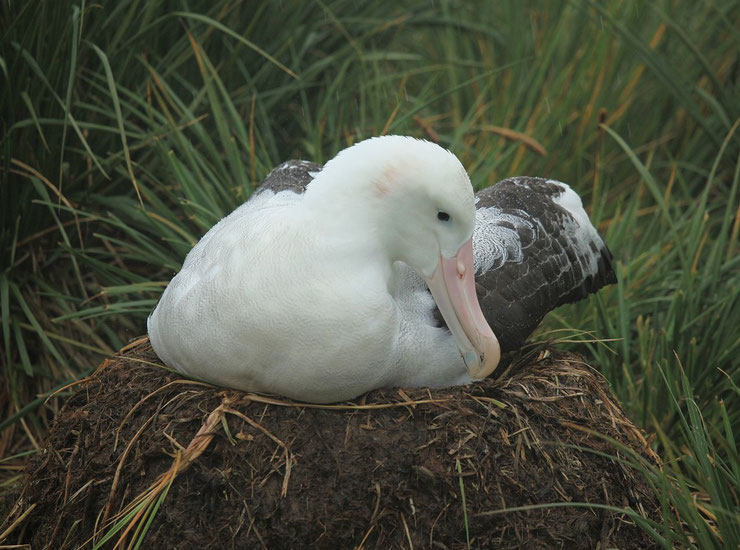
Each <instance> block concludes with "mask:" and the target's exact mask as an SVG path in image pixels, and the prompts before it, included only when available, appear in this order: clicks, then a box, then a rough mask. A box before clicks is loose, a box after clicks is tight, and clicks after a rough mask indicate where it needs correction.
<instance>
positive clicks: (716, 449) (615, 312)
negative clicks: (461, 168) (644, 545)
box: [0, 0, 740, 548]
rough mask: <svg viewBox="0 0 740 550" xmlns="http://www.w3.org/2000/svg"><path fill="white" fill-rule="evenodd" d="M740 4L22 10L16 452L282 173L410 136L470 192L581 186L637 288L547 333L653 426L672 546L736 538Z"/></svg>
mask: <svg viewBox="0 0 740 550" xmlns="http://www.w3.org/2000/svg"><path fill="white" fill-rule="evenodd" d="M739 19H740V7H739V6H738V3H737V2H735V1H732V0H711V1H708V2H703V3H685V2H682V3H679V2H673V1H668V0H663V1H659V2H653V3H644V2H640V1H639V0H632V1H625V2H602V1H588V0H573V1H556V0H552V1H550V2H546V3H544V4H543V3H539V2H522V3H499V2H489V3H484V4H478V3H462V2H452V1H443V2H435V3H426V2H419V3H410V4H407V5H405V6H403V8H401V7H398V6H397V5H396V4H394V3H391V2H373V3H361V4H359V5H357V4H356V3H352V2H347V1H333V2H329V1H324V2H316V3H314V2H298V1H292V2H291V1H285V2H282V3H280V4H275V3H268V2H263V3H250V4H245V3H241V2H236V1H231V0H219V1H216V2H211V3H209V4H208V6H207V7H205V6H204V7H202V9H201V10H199V11H193V8H192V7H190V6H189V5H188V4H187V3H183V2H170V3H164V2H143V1H139V0H128V1H123V2H118V3H116V4H115V6H102V5H99V4H92V3H87V2H84V1H80V2H77V3H74V2H38V3H33V2H27V3H23V4H22V5H21V4H18V5H16V4H15V3H11V4H8V3H3V4H2V5H0V35H1V37H0V72H1V73H2V88H1V90H2V91H0V113H1V114H0V117H1V118H0V120H1V121H2V124H0V127H2V134H1V135H0V180H1V182H2V183H1V184H0V219H1V221H2V223H1V224H0V248H2V250H3V254H2V255H1V256H0V321H1V323H0V325H1V332H2V345H1V346H0V347H2V353H0V357H1V359H0V361H2V366H3V375H2V376H3V378H4V382H5V383H4V384H3V387H4V388H7V389H6V390H5V391H6V392H7V394H6V399H5V400H4V401H5V402H6V403H7V405H6V409H5V410H4V416H5V419H6V420H5V421H4V422H3V423H2V428H3V429H4V431H3V432H2V436H1V437H0V456H3V457H10V456H13V455H18V454H19V453H25V452H27V451H29V450H30V449H33V448H38V442H39V441H40V440H41V439H42V438H43V436H44V433H45V431H46V429H47V424H48V421H49V420H50V419H51V418H52V417H53V416H54V414H55V413H56V411H57V408H58V399H56V398H54V399H49V400H47V399H46V397H47V396H49V395H51V394H52V393H53V392H54V391H55V390H56V389H57V388H59V387H63V386H64V385H65V384H67V383H69V382H70V381H74V380H76V379H79V378H80V377H81V376H84V375H85V374H87V373H89V372H90V371H91V370H92V369H93V368H94V367H95V365H97V363H99V361H100V359H101V358H102V357H105V356H107V355H110V354H111V353H112V352H113V350H115V349H118V348H120V347H121V346H122V345H124V344H125V343H126V341H127V340H128V339H130V338H132V337H134V336H137V335H139V334H141V333H143V332H144V319H145V317H146V315H147V314H148V312H149V311H150V310H151V309H152V308H153V306H154V304H155V302H156V299H157V296H158V295H159V293H160V292H161V290H162V289H163V288H164V285H165V284H166V282H167V280H168V279H169V278H170V277H171V276H172V274H173V273H174V272H175V271H176V270H177V269H178V268H179V266H180V263H181V261H182V259H183V258H184V255H185V254H186V253H187V251H188V250H189V248H190V247H191V246H192V245H193V244H194V243H195V242H196V241H197V240H198V238H199V237H200V236H201V235H202V234H203V233H204V232H205V231H206V230H207V229H208V228H209V227H210V226H211V225H213V224H214V223H215V222H216V221H217V220H218V219H219V218H220V217H221V216H223V215H224V214H226V213H227V212H229V211H230V210H231V209H232V208H233V207H234V206H235V205H237V204H239V203H240V202H242V201H243V200H245V199H246V198H247V197H248V196H249V193H250V191H251V189H252V188H253V187H254V185H255V184H256V183H258V182H259V181H260V180H261V178H263V177H264V176H265V175H266V174H267V172H268V171H269V170H270V169H271V168H272V167H273V166H274V165H276V164H277V163H278V162H280V161H281V160H284V159H287V158H290V157H303V158H308V159H311V160H315V161H318V162H323V161H326V160H327V159H329V158H331V157H332V156H333V154H334V153H335V152H336V151H337V150H339V149H341V148H343V147H344V146H346V145H348V144H350V143H352V142H354V141H357V140H359V139H361V138H364V137H367V136H371V135H376V134H379V133H404V134H411V135H417V136H420V137H426V138H428V139H434V140H435V141H439V142H440V143H441V144H443V145H445V146H446V147H449V148H450V149H451V150H453V151H454V152H455V153H456V154H457V155H458V156H459V157H460V158H461V160H462V162H463V163H464V164H465V166H466V167H467V168H468V170H469V172H470V174H471V178H472V180H473V182H474V185H475V186H476V187H478V188H481V187H484V186H486V185H489V184H491V183H493V182H495V181H497V180H499V179H501V178H503V177H505V176H510V175H516V174H527V175H542V176H547V177H552V178H557V179H560V180H562V181H565V182H568V183H570V184H572V185H573V187H574V188H575V189H576V190H577V191H578V192H579V193H580V194H581V196H582V197H583V199H584V203H585V205H587V207H588V209H589V212H590V214H591V216H592V219H593V220H594V221H595V223H596V224H597V225H598V226H599V228H600V230H601V231H602V233H603V234H604V235H605V238H606V240H607V242H608V243H609V245H610V247H611V249H612V250H613V252H614V253H615V256H616V258H617V266H618V271H619V273H618V274H619V279H620V282H619V284H618V285H616V286H614V287H612V288H610V289H607V290H606V291H604V292H601V293H600V294H599V295H597V296H595V297H593V298H592V299H590V300H588V301H586V302H583V303H579V304H574V305H572V306H568V307H566V308H561V309H560V310H558V311H557V312H554V313H553V314H551V315H550V316H549V317H548V319H547V320H546V322H545V326H544V327H543V329H542V331H541V334H543V336H542V338H547V337H548V336H547V334H548V333H549V332H550V331H560V330H561V329H570V330H572V331H573V332H572V334H573V338H572V339H574V340H581V342H580V343H569V344H567V345H568V346H571V347H574V348H577V349H580V350H581V351H584V350H585V351H586V352H587V353H588V354H589V355H590V356H591V357H593V358H594V363H595V364H597V365H598V366H599V367H600V368H601V369H602V371H603V372H604V373H605V374H606V375H607V377H608V379H609V380H610V382H611V384H612V386H613V389H614V391H615V392H616V393H617V395H618V396H619V397H620V399H621V400H622V402H623V403H624V405H625V407H626V408H627V410H628V411H629V412H630V414H631V415H632V416H633V418H635V419H636V420H637V421H638V422H639V423H640V424H641V425H642V426H643V427H645V428H646V430H647V431H649V432H652V433H654V434H656V437H655V440H654V441H653V445H654V447H655V448H656V449H657V450H658V451H659V452H660V453H661V454H662V455H663V456H664V457H666V459H667V462H666V464H667V467H666V471H665V472H664V473H663V474H661V475H663V481H662V483H661V482H659V481H660V479H659V478H658V477H656V480H658V481H656V491H659V492H660V494H661V495H662V498H663V499H664V501H665V506H666V510H669V509H671V510H675V511H676V512H677V514H678V516H677V517H678V518H680V519H676V516H675V515H671V514H666V522H667V529H670V530H672V531H674V532H679V531H681V530H683V532H684V534H683V535H676V537H679V538H678V539H675V540H674V539H667V540H668V541H669V542H666V544H672V543H673V542H675V541H678V542H680V543H682V544H685V545H688V546H692V545H695V546H698V547H701V548H712V547H717V548H719V547H722V546H726V547H735V546H737V544H738V543H740V533H739V532H738V529H737V521H736V518H737V514H738V511H739V503H740V497H739V496H738V491H739V490H740V469H738V467H737V466H736V465H737V464H738V463H740V461H739V460H738V453H737V444H736V441H735V435H734V434H735V432H737V426H738V425H740V404H739V397H740V396H739V395H738V384H740V372H739V369H738V365H739V364H740V361H738V359H737V356H738V352H740V329H738V327H740V303H739V302H740V298H739V296H740V292H738V290H739V287H740V275H738V274H739V273H740V269H738V268H739V267H740V256H739V255H738V232H739V230H740V209H739V207H738V202H739V201H738V194H739V193H738V186H739V185H740V184H739V182H740V152H739V151H740V147H739V146H738V144H739V143H740V138H739V137H738V130H737V128H738V124H739V120H740V118H739V117H740V90H738V78H737V75H738V66H739V65H738V63H739V61H738V51H740V48H739V46H740V35H739V34H738V33H737V21H738V20H739ZM583 331H586V332H583ZM554 334H558V336H562V334H563V333H560V332H557V333H554ZM565 334H567V333H565ZM599 340H601V341H603V342H599ZM607 341H608V342H607ZM61 395H63V393H62V394H61ZM20 460H21V458H20V456H19V458H16V459H14V460H13V461H10V462H9V463H8V464H15V465H17V464H19V463H20ZM3 472H4V474H3V475H4V476H5V475H6V473H7V475H14V472H15V470H3ZM672 521H674V523H670V522H672ZM686 533H688V534H686Z"/></svg>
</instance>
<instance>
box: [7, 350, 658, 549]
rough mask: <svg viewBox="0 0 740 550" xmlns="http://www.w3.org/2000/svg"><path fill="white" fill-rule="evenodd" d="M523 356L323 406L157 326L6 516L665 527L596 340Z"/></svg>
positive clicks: (107, 366) (507, 532)
mask: <svg viewBox="0 0 740 550" xmlns="http://www.w3.org/2000/svg"><path fill="white" fill-rule="evenodd" d="M524 363H525V364H523V365H518V366H516V367H515V368H514V369H512V370H511V372H510V373H509V375H508V376H507V377H506V379H505V380H501V381H493V380H486V381H484V382H481V383H477V384H475V385H472V386H468V387H459V388H447V389H442V390H426V389H412V390H410V389H405V390H400V389H389V390H380V391H374V392H371V393H370V394H368V395H366V396H364V397H363V398H360V399H359V400H357V401H355V402H353V403H347V404H342V405H336V406H333V407H332V406H329V407H327V406H309V405H305V404H302V403H294V402H289V401H286V400H283V399H279V398H268V397H265V396H257V395H253V394H245V393H243V392H238V391H231V390H223V389H220V388H214V387H212V386H208V385H205V384H201V383H198V382H195V381H189V380H183V379H182V378H181V377H180V376H178V375H177V374H175V373H172V372H171V371H168V370H166V369H164V368H162V367H161V366H158V364H159V363H158V359H157V357H156V355H155V354H154V352H153V351H152V349H151V347H150V345H149V343H148V341H146V340H145V339H143V340H140V341H138V342H136V343H134V344H132V345H130V346H128V347H127V348H124V350H122V353H121V355H120V356H117V357H115V358H114V359H111V360H107V361H106V362H104V363H103V365H101V367H100V368H99V369H98V371H97V372H96V373H95V374H94V375H93V376H91V377H90V378H89V379H87V380H86V381H85V382H84V383H83V384H80V385H78V386H77V387H76V388H75V390H76V392H75V394H74V395H73V396H72V397H71V398H70V399H69V401H68V402H67V404H66V405H65V408H64V409H63V411H62V412H61V414H60V415H59V416H58V418H57V419H56V421H55V423H54V425H53V427H52V429H51V432H50V434H49V437H48V440H47V441H46V443H45V446H44V448H43V450H42V451H41V452H40V453H38V454H37V455H36V456H35V457H34V458H33V459H32V460H31V461H30V462H29V464H28V467H27V478H26V481H25V484H24V485H23V487H22V489H21V491H20V495H19V497H18V499H17V501H16V503H15V505H14V506H13V509H12V510H11V512H10V516H9V518H8V519H7V520H6V521H5V524H4V526H3V527H2V528H0V531H3V530H6V531H7V529H8V528H9V527H10V528H11V530H12V533H11V536H10V537H8V538H7V539H6V541H5V543H11V542H15V543H16V544H30V545H31V547H32V548H34V549H42V548H79V547H87V548H92V546H93V542H97V543H99V542H100V541H101V540H103V539H104V537H106V536H108V537H109V539H108V542H106V543H104V544H103V547H107V548H112V547H113V546H114V545H115V544H116V543H117V542H119V539H121V537H123V538H124V540H125V541H126V543H127V544H126V545H122V546H119V548H126V547H128V546H127V545H128V544H130V543H132V542H134V541H136V540H138V539H140V538H142V534H143V541H144V542H143V543H142V545H141V548H197V549H209V548H214V549H219V550H220V549H227V548H239V549H241V548H270V549H276V548H332V549H334V548H367V549H370V548H378V549H388V548H411V547H413V548H450V549H452V548H467V547H468V537H469V547H471V548H561V547H568V548H588V549H592V548H598V547H601V548H608V547H618V548H622V549H627V548H639V549H645V548H651V547H653V545H654V543H653V542H652V540H651V539H650V538H649V537H648V536H647V535H646V534H645V532H644V531H642V530H641V529H640V528H639V527H638V526H637V525H636V524H635V520H636V519H638V518H636V516H635V515H639V516H642V517H645V518H650V519H654V520H659V504H658V503H657V501H656V500H655V498H654V496H653V494H652V493H651V491H650V488H649V487H648V485H647V484H646V482H645V481H644V480H643V478H642V477H641V475H640V473H639V472H637V471H636V470H635V469H633V468H632V467H631V466H629V465H628V462H629V461H625V460H622V459H623V458H625V456H626V454H629V453H626V454H625V452H624V449H622V450H621V451H620V449H619V447H618V446H615V445H614V444H613V443H610V442H609V441H608V440H607V439H605V438H604V437H601V436H599V435H597V434H603V435H605V436H607V437H608V438H611V439H612V440H616V441H617V442H618V443H619V444H621V445H622V446H624V447H629V448H631V449H632V450H634V451H635V452H636V453H638V454H639V455H641V456H642V457H644V458H646V459H647V460H649V461H653V462H655V461H657V457H655V456H654V455H652V453H651V452H650V451H649V449H648V447H647V444H646V442H645V439H644V438H643V436H642V434H641V432H640V431H639V430H638V429H637V428H636V427H635V426H634V425H633V424H632V423H631V422H630V421H629V420H628V419H627V418H626V417H625V416H624V413H623V412H622V410H621V408H620V407H619V405H618V404H617V403H616V402H615V400H614V397H613V396H612V395H611V393H610V392H609V390H608V389H607V387H606V384H605V382H604V380H603V379H602V377H601V376H600V375H599V374H597V373H596V372H594V371H593V370H592V369H591V368H590V367H588V366H587V365H586V364H585V363H584V362H583V360H582V359H581V358H580V357H578V356H576V355H573V354H567V353H560V352H543V353H540V354H539V356H538V357H536V358H532V359H530V360H529V361H526V362H524ZM577 503H588V504H592V505H596V506H587V505H584V504H577ZM600 505H606V506H609V507H616V508H619V509H628V510H629V513H624V512H616V511H613V510H610V509H607V508H604V507H603V506H600ZM116 529H117V531H116Z"/></svg>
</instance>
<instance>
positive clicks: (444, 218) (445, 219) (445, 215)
mask: <svg viewBox="0 0 740 550" xmlns="http://www.w3.org/2000/svg"><path fill="white" fill-rule="evenodd" d="M437 219H438V220H439V221H441V222H448V221H450V215H449V214H448V213H447V212H437Z"/></svg>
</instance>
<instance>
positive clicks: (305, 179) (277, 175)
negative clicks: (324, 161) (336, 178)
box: [255, 160, 322, 194]
mask: <svg viewBox="0 0 740 550" xmlns="http://www.w3.org/2000/svg"><path fill="white" fill-rule="evenodd" d="M321 168H322V166H321V165H320V164H316V163H315V162H310V161H307V160H288V161H286V162H283V163H282V164H280V165H279V166H277V167H276V168H275V169H274V170H272V172H270V173H269V174H267V177H266V178H265V181H263V182H262V183H261V184H260V185H259V187H257V189H255V193H259V192H261V191H265V190H270V191H272V192H273V193H279V192H280V191H293V192H294V193H298V194H301V193H303V192H304V191H305V190H306V186H307V185H308V184H309V183H311V181H312V180H313V179H314V177H315V176H316V174H317V173H318V172H320V171H321Z"/></svg>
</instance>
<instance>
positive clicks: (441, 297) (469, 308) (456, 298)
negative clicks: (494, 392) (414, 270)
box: [427, 238, 501, 379]
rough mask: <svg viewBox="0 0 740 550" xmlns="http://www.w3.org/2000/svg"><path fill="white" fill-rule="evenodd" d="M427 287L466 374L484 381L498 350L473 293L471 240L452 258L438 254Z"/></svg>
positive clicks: (490, 371)
mask: <svg viewBox="0 0 740 550" xmlns="http://www.w3.org/2000/svg"><path fill="white" fill-rule="evenodd" d="M427 284H428V285H429V290H431V291H432V296H434V301H435V302H437V307H439V311H440V312H441V313H442V317H444V320H445V322H446V323H447V327H448V328H449V329H450V332H452V335H453V336H454V337H455V342H456V343H457V348H458V349H459V350H460V355H462V358H463V361H465V366H466V367H467V369H468V374H470V377H471V378H473V379H481V378H485V377H486V376H488V375H489V374H491V373H492V372H493V370H494V369H495V368H496V366H497V365H498V363H499V361H500V360H501V347H500V346H499V343H498V338H496V335H495V334H494V333H493V331H492V330H491V327H490V326H488V322H487V321H486V318H485V317H484V316H483V312H482V311H481V309H480V304H479V303H478V297H477V295H476V293H475V273H474V270H473V239H472V238H470V239H468V240H467V242H466V243H465V244H463V245H462V246H461V247H460V249H459V250H458V251H457V254H455V256H454V257H452V258H445V257H444V256H441V255H440V257H439V264H438V265H437V269H436V270H435V272H434V275H432V276H431V277H429V278H428V279H427Z"/></svg>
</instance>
